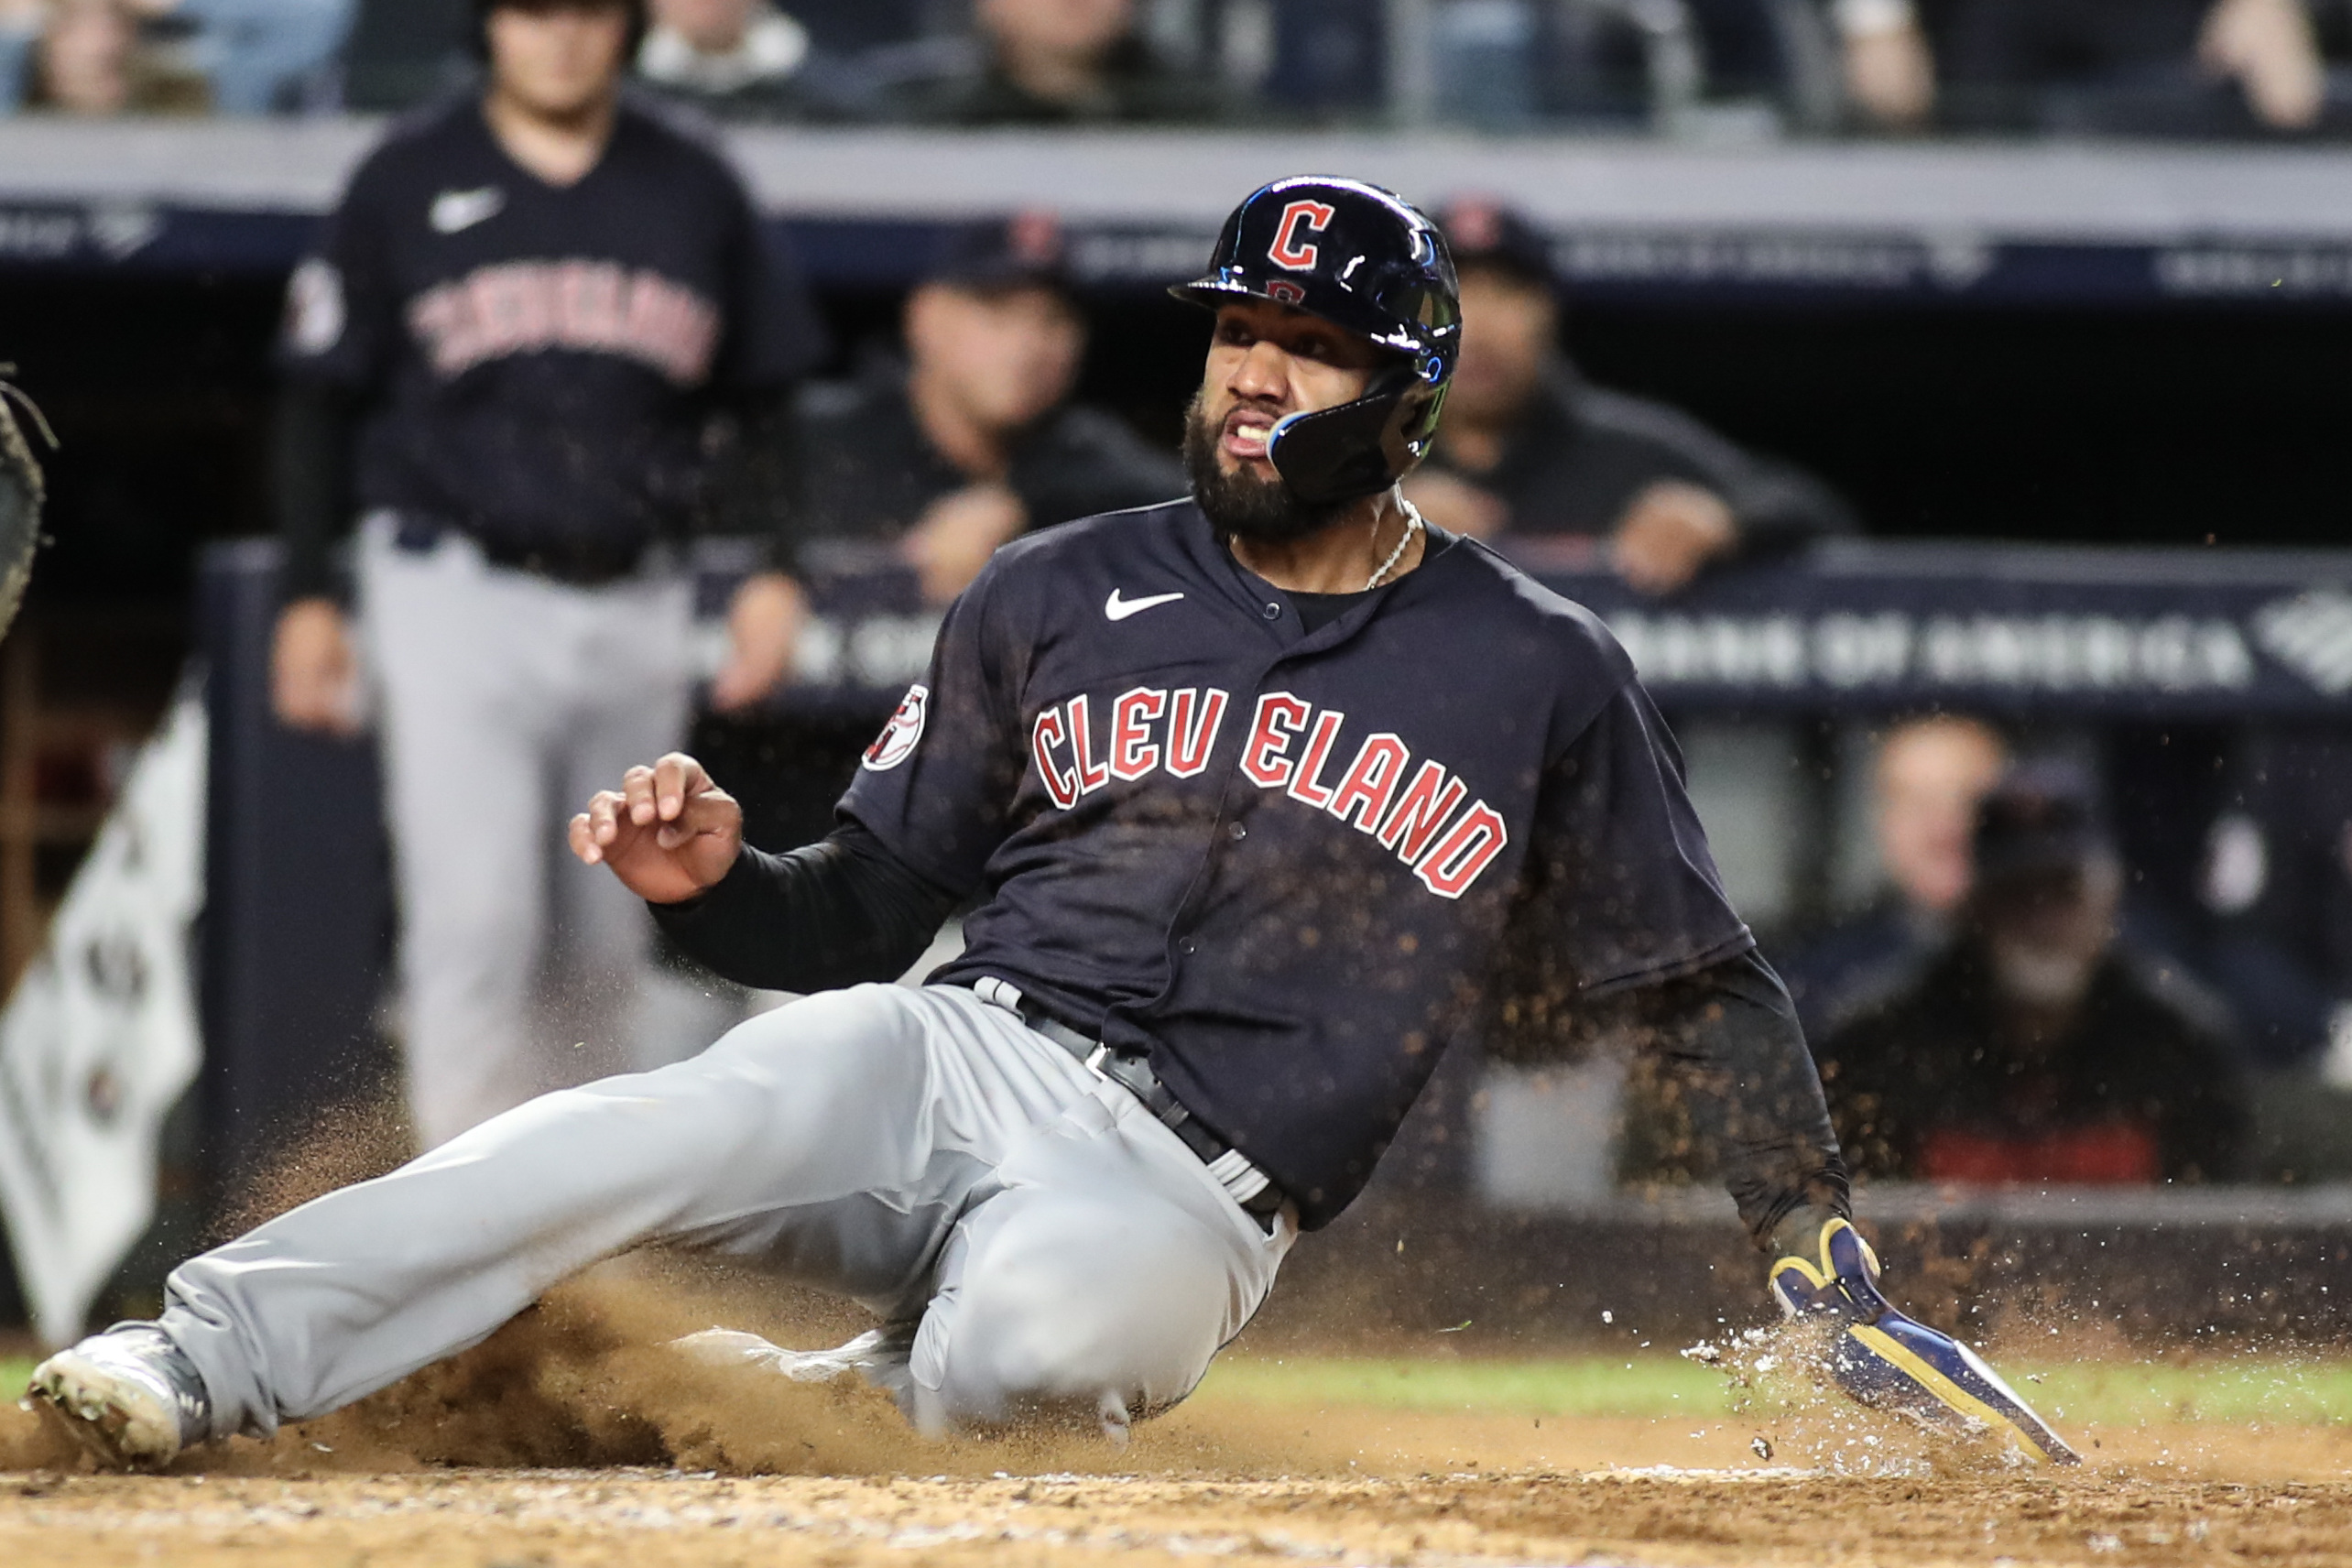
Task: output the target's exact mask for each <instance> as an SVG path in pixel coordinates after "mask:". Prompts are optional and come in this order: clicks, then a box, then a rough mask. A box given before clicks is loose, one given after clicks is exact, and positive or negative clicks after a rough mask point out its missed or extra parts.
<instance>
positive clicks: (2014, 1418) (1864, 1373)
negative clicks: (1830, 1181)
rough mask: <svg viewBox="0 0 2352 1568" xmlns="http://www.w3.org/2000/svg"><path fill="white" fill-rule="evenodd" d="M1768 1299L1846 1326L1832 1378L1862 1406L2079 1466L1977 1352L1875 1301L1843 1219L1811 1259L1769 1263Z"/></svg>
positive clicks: (1872, 1265) (1871, 1265) (1834, 1351)
mask: <svg viewBox="0 0 2352 1568" xmlns="http://www.w3.org/2000/svg"><path fill="white" fill-rule="evenodd" d="M1772 1294H1773V1295H1774V1297H1776V1298H1777V1299H1778V1300H1779V1301H1780V1310H1781V1311H1782V1312H1786V1313H1787V1314H1788V1315H1789V1316H1790V1317H1791V1318H1797V1319H1807V1318H1814V1319H1818V1318H1830V1319H1834V1320H1835V1321H1837V1322H1839V1323H1843V1324H1844V1325H1845V1326H1844V1328H1843V1329H1842V1330H1841V1331H1840V1332H1839V1334H1837V1337H1836V1339H1835V1341H1834V1342H1833V1343H1832V1345H1831V1347H1830V1353H1829V1371H1830V1375H1831V1376H1832V1377H1835V1378H1836V1379H1837V1386H1838V1387H1839V1388H1843V1389H1844V1390H1846V1393H1847V1394H1849V1395H1851V1396H1852V1397H1853V1398H1854V1399H1857V1400H1858V1401H1859V1402H1861V1403H1863V1404H1866V1405H1868V1406H1869V1407H1870V1408H1871V1409H1873V1410H1892V1411H1895V1412H1896V1413H1898V1414H1900V1415H1906V1416H1909V1417H1911V1419H1912V1420H1914V1421H1919V1422H1921V1423H1922V1425H1925V1426H1930V1427H1933V1428H1937V1429H1939V1430H1941V1431H1944V1432H1953V1433H1955V1434H1958V1435H1973V1434H1976V1433H1981V1432H1995V1433H2001V1432H2006V1433H2008V1434H2009V1435H2012V1436H2014V1437H2016V1438H2017V1439H2018V1440H2019V1441H2020V1443H2022V1444H2023V1445H2024V1448H2025V1451H2026V1452H2027V1453H2029V1454H2033V1455H2035V1456H2036V1457H2038V1458H2042V1459H2046V1460H2048V1461H2049V1462H2050V1463H2051V1464H2053V1465H2079V1464H2081V1463H2082V1462H2083V1460H2082V1455H2080V1454H2076V1453H2075V1452H2074V1450H2073V1449H2071V1448H2069V1447H2067V1446H2066V1444H2065V1442H2064V1441H2063V1439H2062V1438H2060V1437H2059V1435H2058V1434H2057V1433H2056V1432H2053V1431H2051V1430H2050V1427H2049V1424H2048V1423H2047V1422H2045V1421H2042V1418H2041V1417H2040V1416H2038V1415H2035V1414H2034V1413H2033V1411H2032V1410H2031V1409H2030V1408H2029V1407H2028V1406H2027V1404H2026V1402H2025V1401H2024V1400H2023V1399H2019V1398H2018V1397H2017V1393H2016V1390H2014V1389H2012V1388H2010V1387H2009V1385H2008V1384H2007V1383H2004V1382H2002V1381H2001V1379H2000V1377H1999V1375H1998V1373H1996V1372H1995V1371H1994V1370H1993V1369H1992V1368H1991V1367H1987V1366H1986V1365H1985V1363H1984V1360H1983V1358H1982V1357H1980V1356H1977V1354H1976V1352H1975V1351H1973V1350H1971V1349H1969V1348H1968V1347H1967V1346H1966V1345H1963V1344H1961V1343H1960V1342H1959V1341H1958V1340H1956V1339H1954V1338H1952V1337H1951V1336H1950V1335H1949V1334H1939V1333H1937V1332H1936V1331H1935V1330H1933V1329H1932V1328H1929V1327H1928V1326H1927V1325H1926V1324H1925V1323H1913V1322H1912V1321H1911V1319H1909V1318H1907V1317H1905V1316H1903V1314H1902V1313H1900V1312H1897V1311H1896V1310H1895V1309H1894V1307H1893V1305H1892V1304H1891V1303H1889V1301H1888V1300H1887V1298H1886V1297H1885V1296H1883V1295H1881V1294H1880V1293H1879V1290H1878V1258H1877V1257H1876V1256H1875V1255H1874V1254H1872V1252H1871V1251H1870V1244H1869V1243H1868V1242H1866V1241H1864V1240H1863V1239H1862V1237H1861V1236H1860V1234H1859V1233H1858V1232H1857V1231H1856V1230H1855V1228H1854V1227H1853V1226H1852V1225H1849V1224H1847V1223H1846V1221H1844V1220H1831V1221H1830V1222H1829V1223H1828V1224H1826V1225H1823V1226H1822V1227H1821V1256H1820V1258H1819V1260H1818V1261H1815V1260H1814V1259H1812V1258H1797V1257H1793V1256H1791V1257H1788V1258H1781V1259H1780V1261H1779V1262H1778V1263H1775V1264H1773V1265H1772Z"/></svg>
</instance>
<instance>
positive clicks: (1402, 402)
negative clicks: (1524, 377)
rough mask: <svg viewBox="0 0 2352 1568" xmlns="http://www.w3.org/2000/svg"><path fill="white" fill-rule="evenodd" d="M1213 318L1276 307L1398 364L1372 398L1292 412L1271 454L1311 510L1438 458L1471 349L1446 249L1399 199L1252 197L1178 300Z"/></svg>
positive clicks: (1315, 192)
mask: <svg viewBox="0 0 2352 1568" xmlns="http://www.w3.org/2000/svg"><path fill="white" fill-rule="evenodd" d="M1169 292H1170V293H1171V294H1174V295H1175V296H1176V297H1177V298H1178V299H1189V300H1191V301H1192V302H1193V303H1194V304H1196V305H1203V306H1205V307H1207V308H1208V309H1210V310H1215V309H1216V308H1217V307H1218V306H1220V305H1223V304H1225V302H1227V301H1228V300H1233V299H1269V300H1272V301H1273V302H1274V303H1276V304H1278V305H1289V306H1291V307H1292V308H1294V309H1296V310H1304V311H1306V312H1307V313H1308V314H1310V315H1313V316H1320V317H1322V318H1323V320H1324V321H1329V322H1331V323H1332V324H1333V325H1334V326H1337V327H1342V328H1345V330H1346V331H1348V332H1356V333H1358V334H1359V335H1361V336H1363V337H1366V338H1368V339H1370V340H1371V341H1372V343H1374V344H1375V345H1376V346H1377V347H1379V348H1383V349H1387V350H1388V351H1390V352H1391V353H1393V354H1395V355H1396V356H1397V363H1396V365H1395V366H1394V367H1393V368H1391V369H1389V370H1388V371H1386V372H1384V373H1383V374H1381V375H1379V376H1375V377H1374V378H1373V382H1372V385H1371V387H1369V388H1367V390H1366V392H1365V394H1364V396H1363V397H1358V398H1357V399H1356V400H1355V401H1354V402H1352V403H1343V404H1341V405H1340V406H1339V407H1338V408H1323V409H1318V410H1316V411H1315V412H1313V413H1308V414H1292V415H1290V417H1289V418H1287V419H1283V420H1282V421H1281V422H1280V423H1279V424H1277V425H1276V426H1275V427H1274V432H1273V435H1272V437H1271V438H1270V439H1269V441H1268V443H1267V448H1266V455H1267V457H1268V458H1269V460H1270V461H1271V462H1272V463H1273V464H1274V471H1275V472H1276V473H1277V474H1280V475H1281V476H1282V482H1283V484H1284V485H1288V486H1289V487H1290V492H1291V493H1292V494H1293V495H1297V496H1298V497H1299V498H1300V499H1301V500H1302V501H1305V502H1307V503H1309V504H1310V505H1318V506H1320V505H1329V504H1333V503H1336V502H1340V501H1349V500H1354V499H1355V498H1356V497H1357V496H1359V495H1377V493H1378V492H1380V491H1382V490H1386V489H1387V488H1388V486H1389V485H1394V484H1395V483H1396V482H1397V481H1398V480H1399V479H1401V478H1403V477H1404V476H1405V475H1406V474H1409V473H1410V472H1411V471H1412V470H1413V468H1414V466H1415V465H1416V464H1418V463H1420V462H1421V459H1422V458H1424V457H1426V456H1428V455H1429V449H1430V443H1431V442H1432V441H1434V440H1435V439H1436V436H1437V419H1438V414H1439V412H1440V411H1441V410H1442V409H1443V408H1444V406H1445V388H1446V385H1447V383H1449V382H1450V381H1452V380H1453V379H1454V359H1455V355H1456V354H1457V352H1458V350H1459V347H1460V344H1461V341H1462V303H1461V299H1460V297H1459V293H1458V290H1457V289H1456V287H1455V284H1454V262H1453V259H1452V258H1451V257H1450V256H1447V255H1446V250H1445V240H1444V238H1443V236H1442V235H1441V234H1439V233H1438V231H1437V225H1436V224H1434V223H1431V222H1430V221H1429V219H1428V218H1427V217H1426V216H1425V215H1423V214H1422V213H1421V211H1420V210H1419V209H1417V208H1415V207H1414V206H1412V205H1411V204H1410V202H1408V201H1405V199H1404V198H1403V197H1401V196H1399V195H1398V194H1396V193H1395V192H1394V191H1383V190H1382V189H1380V187H1378V186H1377V185H1367V184H1366V183H1365V182H1364V181H1362V180H1326V179H1323V178H1320V177H1317V176H1313V175H1301V176H1299V177H1297V178H1295V179H1290V180H1276V181H1275V182H1274V183H1273V184H1271V185H1269V186H1266V187H1264V188H1262V189H1260V190H1258V191H1254V192H1252V193H1251V194H1250V196H1249V198H1248V199H1247V201H1243V202H1242V204H1241V205H1240V206H1238V207H1236V208H1235V209H1234V212H1233V216H1232V217H1230V218H1227V219H1226V220H1225V232H1224V233H1223V234H1220V235H1218V236H1217V248H1216V254H1215V255H1214V256H1213V257H1211V258H1210V263H1209V270H1208V273H1207V275H1206V276H1204V277H1202V278H1195V279H1194V280H1193V281H1192V282H1190V283H1187V284H1183V285H1181V286H1180V287H1178V288H1175V289H1171V290H1169Z"/></svg>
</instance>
